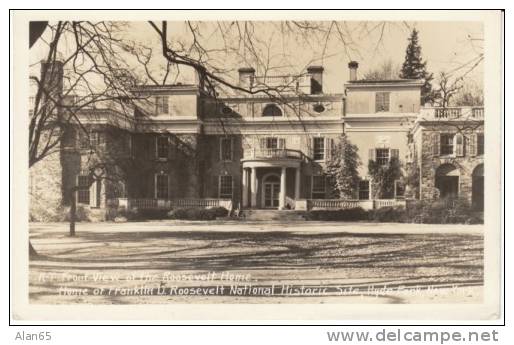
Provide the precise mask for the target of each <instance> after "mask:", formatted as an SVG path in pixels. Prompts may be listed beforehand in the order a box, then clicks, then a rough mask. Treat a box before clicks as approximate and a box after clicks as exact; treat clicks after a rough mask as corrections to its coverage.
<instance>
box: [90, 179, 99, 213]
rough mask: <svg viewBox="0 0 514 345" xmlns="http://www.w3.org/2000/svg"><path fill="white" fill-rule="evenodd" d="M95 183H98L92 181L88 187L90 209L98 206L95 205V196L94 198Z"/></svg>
mask: <svg viewBox="0 0 514 345" xmlns="http://www.w3.org/2000/svg"><path fill="white" fill-rule="evenodd" d="M97 183H98V181H94V182H93V183H91V185H90V186H89V206H91V207H97V206H99V205H97V204H96V198H97V196H96V191H97V189H96V188H97V187H96V184H97Z"/></svg>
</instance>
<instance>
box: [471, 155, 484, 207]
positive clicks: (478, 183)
mask: <svg viewBox="0 0 514 345" xmlns="http://www.w3.org/2000/svg"><path fill="white" fill-rule="evenodd" d="M472 177H473V179H472V182H471V183H472V185H471V205H472V206H473V208H474V209H476V210H477V211H483V210H484V165H483V164H480V165H477V167H476V168H475V169H474V170H473V174H472Z"/></svg>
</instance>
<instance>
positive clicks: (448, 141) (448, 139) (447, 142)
mask: <svg viewBox="0 0 514 345" xmlns="http://www.w3.org/2000/svg"><path fill="white" fill-rule="evenodd" d="M453 137H454V135H453V134H446V133H444V134H441V138H440V142H441V143H440V145H441V149H440V150H441V154H442V155H452V154H453Z"/></svg>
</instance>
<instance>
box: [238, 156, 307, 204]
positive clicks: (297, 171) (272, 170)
mask: <svg viewBox="0 0 514 345" xmlns="http://www.w3.org/2000/svg"><path fill="white" fill-rule="evenodd" d="M242 161H243V176H242V207H243V208H278V209H280V210H283V209H288V208H294V200H297V199H299V198H300V179H301V159H300V158H287V157H286V158H280V159H277V158H273V159H269V158H268V159H266V158H249V159H243V160H242ZM292 182H294V184H293V183H292ZM288 187H289V188H288Z"/></svg>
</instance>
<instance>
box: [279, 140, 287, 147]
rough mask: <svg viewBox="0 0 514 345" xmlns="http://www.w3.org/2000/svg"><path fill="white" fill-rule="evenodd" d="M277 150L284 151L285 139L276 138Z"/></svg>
mask: <svg viewBox="0 0 514 345" xmlns="http://www.w3.org/2000/svg"><path fill="white" fill-rule="evenodd" d="M278 148H279V149H285V148H286V139H284V138H278Z"/></svg>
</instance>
